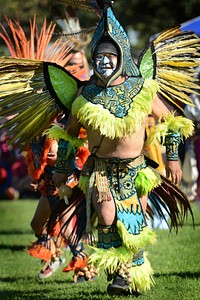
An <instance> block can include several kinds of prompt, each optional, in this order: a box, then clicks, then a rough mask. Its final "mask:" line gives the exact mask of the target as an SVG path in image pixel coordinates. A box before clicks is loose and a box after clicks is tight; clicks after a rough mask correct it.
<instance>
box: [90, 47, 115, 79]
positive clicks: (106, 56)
mask: <svg viewBox="0 0 200 300" xmlns="http://www.w3.org/2000/svg"><path fill="white" fill-rule="evenodd" d="M95 63H96V69H97V71H98V72H99V73H100V74H101V75H102V76H103V77H105V78H107V77H109V76H110V75H111V74H112V73H113V72H114V70H115V69H116V68H117V56H116V55H114V54H110V53H101V54H98V55H97V56H96V57H95Z"/></svg>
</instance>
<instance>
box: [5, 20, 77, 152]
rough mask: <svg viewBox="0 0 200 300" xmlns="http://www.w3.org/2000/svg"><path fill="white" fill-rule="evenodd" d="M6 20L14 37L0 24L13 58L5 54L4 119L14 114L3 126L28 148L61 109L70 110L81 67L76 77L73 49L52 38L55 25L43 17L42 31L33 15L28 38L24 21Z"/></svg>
mask: <svg viewBox="0 0 200 300" xmlns="http://www.w3.org/2000/svg"><path fill="white" fill-rule="evenodd" d="M6 21H7V23H8V27H9V28H10V31H11V34H12V35H10V34H8V32H7V31H6V29H5V27H4V26H3V25H2V24H0V26H1V29H2V32H1V33H0V37H1V38H2V39H3V40H4V42H5V43H6V45H7V47H8V50H9V52H10V54H11V56H13V58H11V57H1V58H0V118H1V119H2V118H6V119H7V118H8V117H9V120H8V121H7V122H6V123H4V124H3V125H2V128H7V129H8V133H9V134H10V136H11V140H10V143H14V144H16V146H17V147H18V148H19V149H23V148H24V147H25V146H26V145H27V144H29V142H30V141H31V140H33V139H34V138H35V137H37V136H38V135H39V134H41V133H42V131H43V130H44V129H46V128H47V127H48V126H49V125H50V123H51V122H52V121H53V120H54V118H55V117H57V116H58V114H59V113H61V112H62V111H64V112H65V114H66V115H67V114H68V112H69V110H70V105H71V102H72V100H73V99H74V97H75V94H76V92H77V89H78V87H79V83H80V82H79V80H77V79H76V78H75V77H74V76H78V75H79V71H78V72H75V73H74V76H72V75H71V74H70V73H69V72H67V71H66V70H65V68H64V66H65V65H66V63H67V62H68V60H69V59H70V55H69V51H70V49H71V48H70V47H69V41H68V40H63V39H56V40H55V41H53V42H52V36H53V33H54V29H55V25H54V24H53V23H50V25H49V26H47V23H46V20H45V19H44V22H43V25H42V27H41V30H38V28H37V25H36V17H34V19H33V21H31V20H30V36H29V37H27V36H26V33H25V32H24V30H23V28H22V27H21V25H20V23H19V21H12V20H10V19H9V18H6ZM50 43H51V44H50ZM55 63H56V64H55ZM13 116H14V117H13ZM11 117H12V118H11ZM4 121H6V120H5V119H3V122H4ZM1 123H2V122H1Z"/></svg>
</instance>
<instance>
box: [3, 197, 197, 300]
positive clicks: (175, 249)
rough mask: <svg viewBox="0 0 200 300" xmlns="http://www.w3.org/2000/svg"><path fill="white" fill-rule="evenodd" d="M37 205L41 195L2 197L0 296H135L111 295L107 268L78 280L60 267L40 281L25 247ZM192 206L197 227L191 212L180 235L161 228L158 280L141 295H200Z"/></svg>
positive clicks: (160, 298)
mask: <svg viewBox="0 0 200 300" xmlns="http://www.w3.org/2000/svg"><path fill="white" fill-rule="evenodd" d="M36 205H37V200H19V201H15V202H12V201H0V300H8V299H9V300H10V299H16V300H17V299H23V300H29V299H34V300H46V299H49V300H61V299H66V300H72V299H73V300H79V299H80V300H101V299H105V300H107V299H115V300H118V299H127V298H128V299H130V298H131V299H133V297H131V296H128V297H111V296H108V295H107V293H106V287H107V282H106V277H105V275H104V273H103V272H102V273H101V274H100V276H99V277H98V278H97V279H96V280H95V281H94V282H92V283H82V284H73V283H72V274H66V273H63V272H62V271H61V270H58V271H57V272H56V273H55V274H54V275H53V276H52V277H50V278H48V279H46V280H45V281H39V280H38V279H37V274H38V272H39V270H40V268H41V265H40V261H39V260H37V259H34V258H32V257H30V256H29V255H28V254H27V253H26V248H27V246H28V245H29V243H30V242H33V241H34V240H35V237H34V234H33V233H32V231H31V229H30V225H29V223H30V220H31V218H32V216H33V213H34V210H35V207H36ZM193 210H194V215H195V230H194V229H193V227H192V222H191V218H188V220H187V222H186V223H185V225H184V226H183V228H180V230H179V233H178V235H176V234H175V233H173V235H169V232H168V231H167V230H156V232H157V235H158V243H157V244H156V245H155V246H152V247H151V248H149V249H148V252H149V260H150V262H151V264H152V267H153V269H154V272H155V275H154V280H155V286H154V287H153V288H152V289H151V291H149V292H148V293H147V294H146V295H143V296H141V297H140V298H139V299H141V300H148V299H153V300H190V299H191V300H200V280H199V277H200V242H199V241H200V211H199V210H198V209H197V206H196V205H195V204H193ZM69 258H70V256H69V253H67V252H66V259H67V261H68V260H69Z"/></svg>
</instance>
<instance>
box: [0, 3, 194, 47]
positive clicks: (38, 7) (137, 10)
mask: <svg viewBox="0 0 200 300" xmlns="http://www.w3.org/2000/svg"><path fill="white" fill-rule="evenodd" d="M1 2H2V3H1V4H2V5H1V11H0V22H1V23H3V24H4V25H6V24H5V18H4V15H6V16H8V17H9V18H11V19H16V18H17V17H19V19H20V23H21V24H22V25H23V26H27V27H28V24H29V18H33V16H34V14H36V15H37V23H38V24H42V21H43V19H44V17H46V18H47V20H49V21H50V20H52V19H53V16H52V13H51V10H50V6H51V3H53V4H54V5H58V6H60V5H65V4H63V3H61V2H59V1H56V0H55V1H52V0H51V1H48V0H43V1H41V0H31V1H29V0H26V1H21V0H1ZM114 10H115V15H116V17H117V18H118V19H119V20H120V22H121V24H122V25H123V27H124V28H125V29H126V30H127V28H130V27H131V28H132V29H134V30H135V31H136V32H137V33H138V42H137V44H136V45H135V49H136V50H141V49H143V48H144V47H145V45H146V44H147V43H148V41H149V37H150V36H152V35H154V34H156V33H158V32H160V31H162V30H164V29H166V28H168V27H171V26H175V25H178V24H181V23H183V22H185V21H187V20H190V19H192V18H195V17H197V16H198V14H199V12H200V1H199V0H190V1H188V0H176V1H174V0H116V1H115V4H114ZM77 13H78V16H79V17H80V22H81V25H82V27H90V26H94V25H95V24H96V23H97V22H98V18H97V16H95V15H94V14H92V13H88V12H83V11H82V10H80V9H79V10H78V12H77ZM86 16H87V17H86Z"/></svg>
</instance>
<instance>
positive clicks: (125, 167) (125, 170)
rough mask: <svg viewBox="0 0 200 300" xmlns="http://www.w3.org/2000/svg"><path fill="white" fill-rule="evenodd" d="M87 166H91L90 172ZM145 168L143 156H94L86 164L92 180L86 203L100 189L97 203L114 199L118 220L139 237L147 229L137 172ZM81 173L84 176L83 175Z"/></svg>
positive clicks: (88, 187)
mask: <svg viewBox="0 0 200 300" xmlns="http://www.w3.org/2000/svg"><path fill="white" fill-rule="evenodd" d="M88 166H90V168H92V169H90V168H89V167H88ZM145 168H146V162H145V159H144V155H140V156H138V157H136V158H134V159H130V158H129V159H118V158H98V157H94V156H93V157H92V158H90V160H89V164H88V165H87V163H86V168H85V169H84V170H83V171H84V172H85V170H87V173H86V174H85V173H83V174H84V175H87V176H88V175H89V181H88V186H87V192H86V200H87V202H89V203H91V197H92V191H93V190H94V188H95V189H97V191H98V200H97V202H102V201H110V200H111V199H113V200H114V202H115V204H116V215H117V219H118V220H120V221H122V222H123V224H124V225H125V227H126V228H127V230H128V232H129V233H131V234H138V233H139V232H140V231H141V230H142V228H143V227H145V226H146V222H145V217H144V215H143V211H142V207H141V203H140V200H139V197H138V195H137V191H136V187H135V179H136V177H137V175H138V173H139V172H140V171H141V170H142V169H145ZM83 174H82V175H83Z"/></svg>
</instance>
